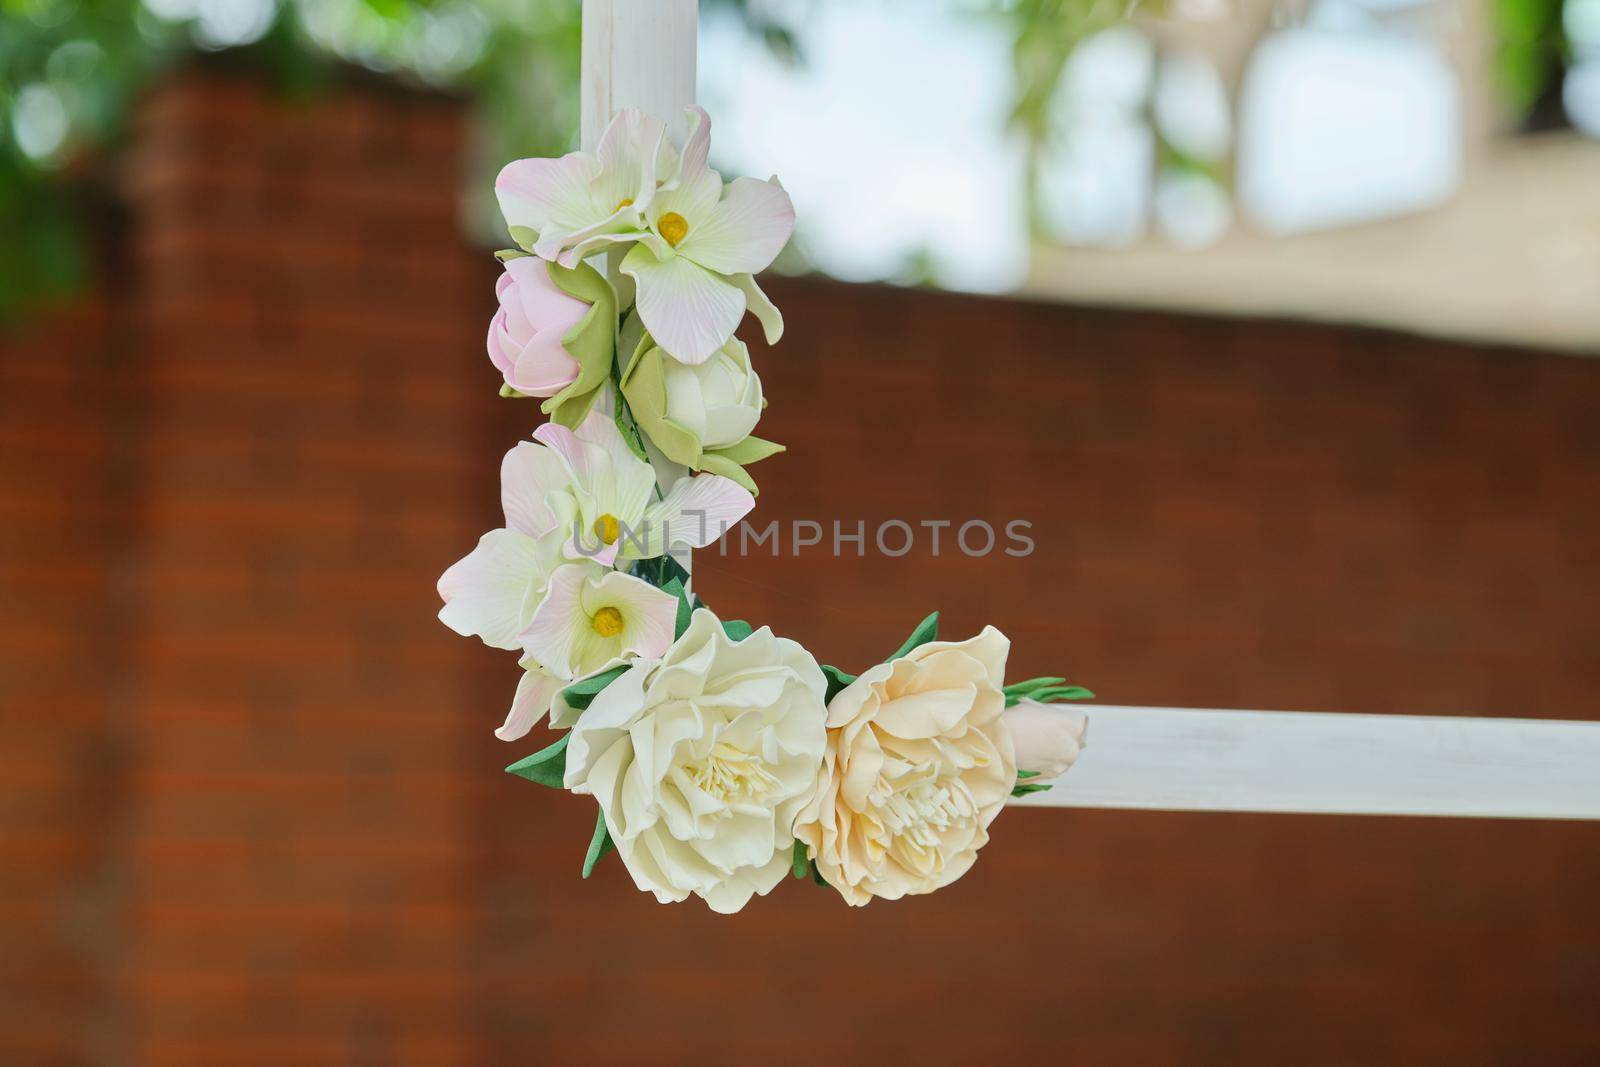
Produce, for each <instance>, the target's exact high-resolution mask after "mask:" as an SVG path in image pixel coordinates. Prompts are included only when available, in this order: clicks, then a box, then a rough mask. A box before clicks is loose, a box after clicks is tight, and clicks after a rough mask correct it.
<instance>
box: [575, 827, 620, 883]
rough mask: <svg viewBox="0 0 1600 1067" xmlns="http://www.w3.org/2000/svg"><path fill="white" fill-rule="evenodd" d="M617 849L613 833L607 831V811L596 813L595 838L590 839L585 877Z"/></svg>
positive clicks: (585, 855) (585, 859) (584, 859)
mask: <svg viewBox="0 0 1600 1067" xmlns="http://www.w3.org/2000/svg"><path fill="white" fill-rule="evenodd" d="M616 847H617V846H616V843H615V842H613V841H612V840H611V831H609V830H607V829H606V813H605V811H604V810H601V811H599V812H596V813H595V820H594V837H593V838H591V839H590V841H589V851H588V852H587V853H585V854H584V857H583V876H584V877H585V878H587V877H589V875H591V874H593V873H594V865H595V864H597V863H599V862H600V861H601V860H603V859H605V857H606V853H607V852H610V851H611V850H612V849H614V848H616Z"/></svg>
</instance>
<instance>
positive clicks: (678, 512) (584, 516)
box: [512, 411, 755, 566]
mask: <svg viewBox="0 0 1600 1067" xmlns="http://www.w3.org/2000/svg"><path fill="white" fill-rule="evenodd" d="M533 437H534V441H535V442H537V443H524V444H521V445H518V446H517V448H518V449H527V450H537V451H538V452H539V453H541V458H540V460H539V461H538V462H528V463H525V464H523V465H522V466H521V467H519V468H518V470H519V472H520V473H519V475H518V478H519V480H518V482H517V484H516V485H515V486H514V487H513V489H512V491H513V492H514V493H515V494H516V495H517V496H518V497H519V498H527V499H528V500H537V501H538V502H540V504H541V505H542V506H544V507H545V508H546V509H547V510H548V512H549V513H550V514H551V515H552V516H553V517H554V521H555V522H556V524H557V525H558V526H559V527H560V528H561V530H562V532H563V534H564V535H565V536H564V539H563V547H562V550H563V551H564V552H565V553H566V555H567V556H568V558H572V559H590V560H593V561H594V562H596V563H600V564H604V565H607V566H610V565H611V564H613V563H615V562H616V561H617V560H618V559H622V560H638V559H652V558H654V557H656V556H661V555H665V554H666V553H667V552H669V551H671V550H672V549H673V547H674V546H676V545H680V544H681V545H687V546H688V547H690V548H704V547H706V546H707V545H709V544H711V543H712V542H713V541H715V540H716V539H717V538H718V537H720V536H722V533H723V532H724V531H725V530H727V529H728V528H730V527H731V526H733V524H734V523H736V522H738V521H739V520H740V519H742V518H744V517H745V516H746V515H748V514H749V513H750V509H751V508H753V507H755V497H754V496H752V495H751V494H750V492H749V490H747V489H745V488H744V487H743V486H741V485H739V484H738V483H737V482H735V481H733V480H732V479H731V478H724V477H722V476H721V475H717V474H697V475H694V476H693V477H686V478H680V479H678V481H677V482H676V483H674V484H673V486H672V488H671V489H670V490H669V491H668V492H667V494H666V496H665V497H664V498H662V499H659V500H657V499H654V498H655V496H656V495H657V494H656V491H655V487H656V475H655V470H654V469H653V468H652V467H651V466H650V464H649V463H647V462H646V461H644V460H642V459H640V458H639V457H638V456H635V455H634V454H633V453H632V452H630V451H629V450H628V446H627V444H626V443H625V442H624V441H623V440H622V433H621V432H620V431H619V430H618V429H617V427H616V424H615V423H613V422H612V421H611V420H610V419H609V418H607V417H606V416H604V415H602V414H600V413H599V412H598V411H594V412H590V414H589V417H588V418H586V419H585V420H584V421H583V423H582V424H581V425H579V427H578V429H577V430H576V431H573V430H569V429H567V428H566V427H565V426H561V425H559V424H557V423H553V422H547V423H545V424H544V425H543V426H540V427H539V428H538V429H537V430H535V431H534V433H533ZM545 456H549V457H554V458H555V459H557V460H558V461H559V464H560V466H559V469H557V468H556V467H553V466H551V464H550V463H549V461H548V459H546V458H544V457H545Z"/></svg>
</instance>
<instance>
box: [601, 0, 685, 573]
mask: <svg viewBox="0 0 1600 1067" xmlns="http://www.w3.org/2000/svg"><path fill="white" fill-rule="evenodd" d="M699 8H700V4H699V0H583V70H582V75H581V82H582V84H581V86H580V90H581V92H580V115H581V117H580V122H579V126H580V131H581V134H582V147H583V150H584V151H586V152H593V151H594V150H595V149H596V148H598V147H599V145H600V135H601V134H602V133H604V132H605V128H606V124H607V123H608V122H610V121H611V116H612V115H614V114H616V112H617V111H619V110H621V109H622V108H627V107H632V108H638V109H639V110H640V111H643V112H644V113H645V114H647V115H653V116H654V117H656V118H658V119H660V120H661V121H662V122H664V123H666V126H667V131H668V134H669V135H670V136H671V138H672V140H673V143H675V144H677V145H678V146H679V147H680V148H681V147H682V146H683V139H684V136H685V135H686V134H687V133H688V120H687V119H686V118H685V116H684V109H685V108H687V107H688V106H689V105H691V104H693V103H694V85H695V50H696V46H697V43H698V35H699V24H700V10H699ZM613 256H614V257H616V256H617V254H616V253H613ZM607 273H608V274H609V275H610V276H611V277H612V279H613V281H614V282H615V283H617V284H618V288H619V292H623V299H624V300H630V299H632V297H631V295H630V294H629V293H627V292H626V291H625V290H629V289H631V283H630V282H629V281H628V280H627V279H626V278H624V277H621V276H619V275H618V274H617V272H616V269H615V262H614V261H613V263H612V265H611V269H609V270H608V271H607ZM608 402H609V401H602V403H608ZM645 447H646V449H647V450H648V451H649V452H650V461H651V465H652V466H653V467H654V468H655V471H656V481H657V483H658V485H659V491H661V492H665V491H666V490H667V489H669V488H671V486H672V484H673V483H674V482H675V481H676V480H677V479H678V478H679V477H681V476H682V475H683V474H685V473H686V471H685V470H684V468H682V467H680V466H678V465H677V464H674V463H672V462H671V461H670V460H667V459H666V458H665V457H664V456H662V455H661V454H660V453H659V452H657V451H656V450H655V449H654V447H653V446H651V445H650V444H649V443H646V446H645ZM674 556H675V557H676V558H677V560H678V562H680V563H682V564H683V566H684V567H685V569H691V570H692V569H693V563H692V561H691V560H690V558H689V550H688V549H687V548H684V547H680V548H678V549H677V550H676V551H675V552H674Z"/></svg>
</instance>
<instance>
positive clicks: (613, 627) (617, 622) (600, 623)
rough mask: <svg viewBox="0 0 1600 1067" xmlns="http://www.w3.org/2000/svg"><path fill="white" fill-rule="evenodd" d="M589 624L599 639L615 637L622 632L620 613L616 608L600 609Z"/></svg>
mask: <svg viewBox="0 0 1600 1067" xmlns="http://www.w3.org/2000/svg"><path fill="white" fill-rule="evenodd" d="M589 624H590V625H591V626H593V627H594V632H595V633H597V634H599V635H600V636H601V637H615V636H617V635H618V634H620V633H621V632H622V612H620V611H618V610H617V609H616V608H601V609H600V610H599V611H597V612H595V613H594V618H592V619H590V620H589Z"/></svg>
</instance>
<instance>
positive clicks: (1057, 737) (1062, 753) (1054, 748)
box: [1004, 697, 1089, 783]
mask: <svg viewBox="0 0 1600 1067" xmlns="http://www.w3.org/2000/svg"><path fill="white" fill-rule="evenodd" d="M1004 718H1005V724H1006V729H1007V730H1009V731H1010V733H1011V742H1012V745H1013V746H1014V747H1015V749H1016V753H1017V766H1018V767H1020V768H1021V769H1022V770H1025V771H1034V772H1035V773H1037V774H1038V776H1039V777H1038V781H1039V782H1040V783H1044V782H1048V781H1050V780H1051V779H1053V778H1060V777H1061V776H1062V775H1063V774H1066V773H1067V770H1068V768H1070V767H1071V766H1072V765H1073V764H1074V763H1076V762H1077V760H1078V757H1079V756H1080V755H1081V754H1082V753H1083V746H1084V745H1086V744H1087V743H1088V742H1087V740H1086V738H1087V736H1088V733H1089V716H1087V715H1085V714H1084V713H1083V712H1082V711H1080V710H1079V709H1077V708H1073V707H1068V706H1066V705H1064V704H1041V703H1040V702H1039V701H1037V700H1030V699H1028V698H1026V697H1025V698H1023V699H1022V700H1020V701H1018V702H1017V705H1016V706H1015V707H1012V708H1007V709H1006V713H1005V716H1004Z"/></svg>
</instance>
